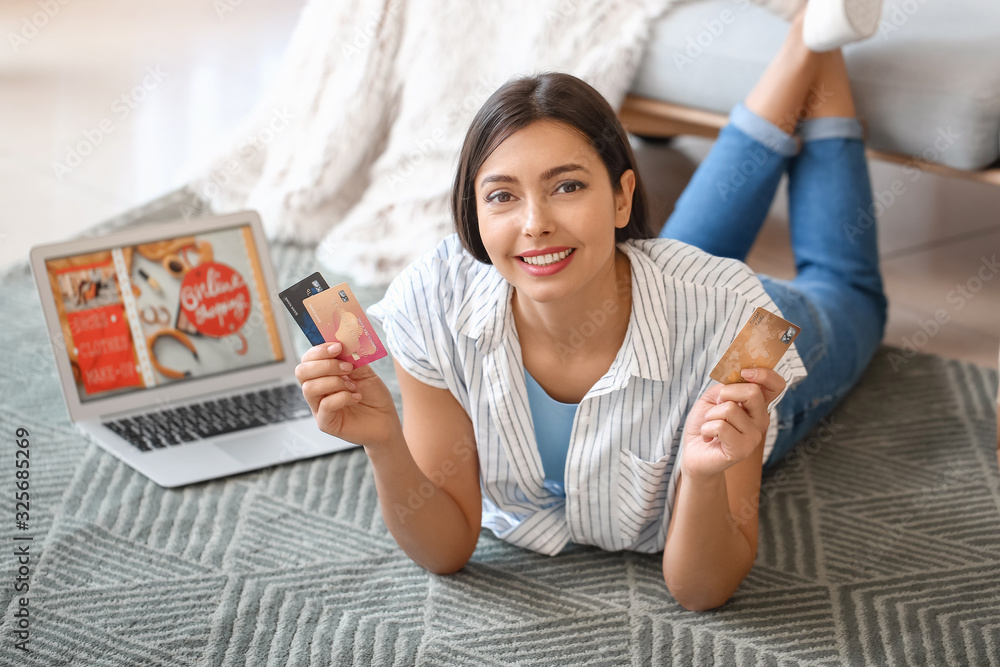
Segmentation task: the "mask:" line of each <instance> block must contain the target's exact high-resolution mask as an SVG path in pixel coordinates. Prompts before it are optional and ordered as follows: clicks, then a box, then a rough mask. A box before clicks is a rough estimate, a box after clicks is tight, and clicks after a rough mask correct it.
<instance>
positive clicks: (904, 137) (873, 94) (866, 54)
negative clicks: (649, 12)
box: [620, 0, 1000, 185]
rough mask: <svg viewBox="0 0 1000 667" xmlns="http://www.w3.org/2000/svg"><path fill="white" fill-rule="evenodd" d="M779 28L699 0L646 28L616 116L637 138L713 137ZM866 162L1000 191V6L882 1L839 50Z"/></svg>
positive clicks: (734, 2)
mask: <svg viewBox="0 0 1000 667" xmlns="http://www.w3.org/2000/svg"><path fill="white" fill-rule="evenodd" d="M787 30H788V23H787V22H785V21H783V20H782V19H780V18H778V17H777V16H775V15H774V14H772V13H770V12H768V11H766V10H764V9H762V8H760V7H758V6H756V5H753V4H751V3H750V2H749V0H705V1H699V2H691V3H685V4H684V5H682V6H679V7H676V8H674V9H673V10H671V11H670V12H667V13H666V14H665V15H664V16H663V17H662V18H661V19H660V20H659V21H658V22H657V23H656V24H655V25H654V27H653V34H652V38H651V41H650V43H649V45H648V46H647V49H646V53H645V55H644V58H643V60H642V63H641V65H640V67H639V71H638V73H637V75H636V77H635V80H634V81H633V84H632V87H631V90H630V94H629V95H628V96H627V98H626V99H625V102H624V104H623V106H622V109H621V112H620V116H621V119H622V122H623V124H624V125H625V126H626V127H627V128H628V129H629V130H630V131H631V132H633V133H634V134H637V135H640V136H644V137H669V136H673V135H678V134H693V135H698V136H707V137H713V136H715V134H716V133H717V132H718V130H719V129H720V128H721V127H722V125H723V124H724V123H725V120H726V114H727V113H728V112H729V110H730V109H731V108H732V107H733V105H735V104H736V103H737V102H738V101H740V100H741V99H743V98H744V97H745V96H746V94H747V93H748V92H749V91H750V89H751V88H752V87H753V85H754V83H755V82H756V81H757V79H758V78H759V77H760V75H761V73H762V72H763V71H764V69H765V68H766V67H767V64H768V63H769V62H770V61H771V59H772V58H773V57H774V55H775V53H777V51H778V48H779V47H780V45H781V42H782V40H783V39H784V36H785V33H786V32H787ZM844 58H845V60H846V62H847V67H848V71H849V73H850V76H851V83H852V91H853V93H854V96H855V102H856V106H857V109H858V115H859V117H860V118H861V119H862V122H863V123H864V124H865V125H866V129H867V132H868V137H867V141H868V146H869V149H870V153H871V155H872V157H875V158H880V159H886V160H891V161H894V162H900V163H903V164H909V165H910V166H911V167H917V168H922V169H928V170H930V171H936V172H943V173H947V174H951V175H958V176H962V177H965V178H972V179H975V180H980V181H985V182H988V183H992V184H994V185H1000V3H997V2H987V1H984V0H885V2H884V7H883V13H882V20H881V23H880V26H879V30H878V32H876V34H875V35H874V36H873V37H871V38H870V39H868V40H865V41H863V42H860V43H857V44H851V45H848V46H847V47H845V48H844Z"/></svg>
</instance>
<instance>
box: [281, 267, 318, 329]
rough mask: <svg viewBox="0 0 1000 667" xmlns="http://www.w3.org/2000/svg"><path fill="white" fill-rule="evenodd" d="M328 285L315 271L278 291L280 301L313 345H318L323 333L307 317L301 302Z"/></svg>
mask: <svg viewBox="0 0 1000 667" xmlns="http://www.w3.org/2000/svg"><path fill="white" fill-rule="evenodd" d="M329 287H330V286H329V285H327V284H326V281H325V280H323V276H321V275H320V274H319V272H318V271H317V272H316V273H314V274H312V275H311V276H309V277H308V278H306V279H305V280H300V281H299V282H297V283H295V284H294V285H292V286H291V287H289V288H288V289H286V290H284V291H282V292H279V293H278V298H279V299H281V303H283V304H285V308H287V309H288V312H289V313H291V314H292V319H294V320H295V323H296V324H298V325H299V328H300V329H302V333H304V334H305V335H306V338H308V339H309V342H310V343H312V344H313V345H319V344H321V343H324V342H325V341H324V340H323V334H321V333H320V332H319V328H317V326H316V323H315V322H313V319H312V318H311V317H309V313H307V312H306V308H305V306H303V305H302V302H303V301H305V300H306V299H308V298H309V297H311V296H314V295H316V294H318V293H319V292H322V291H323V290H326V289H329Z"/></svg>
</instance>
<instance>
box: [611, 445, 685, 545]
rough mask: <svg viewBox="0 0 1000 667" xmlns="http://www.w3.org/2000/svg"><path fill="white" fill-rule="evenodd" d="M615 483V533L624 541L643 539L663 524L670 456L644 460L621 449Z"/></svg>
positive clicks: (627, 542) (630, 542)
mask: <svg viewBox="0 0 1000 667" xmlns="http://www.w3.org/2000/svg"><path fill="white" fill-rule="evenodd" d="M620 457H621V469H620V472H619V483H618V506H619V522H618V525H619V535H620V536H621V539H622V540H623V541H624V543H625V544H626V546H627V545H634V544H635V543H636V542H639V541H644V540H645V539H646V538H647V537H648V535H649V533H655V532H656V530H658V529H660V528H662V527H663V525H664V523H665V522H664V513H665V512H666V507H667V496H668V492H669V487H670V472H671V470H673V466H672V465H671V461H670V456H669V455H667V456H664V457H663V458H661V459H659V460H656V461H646V460H643V459H641V458H639V457H638V456H636V455H635V454H633V453H632V452H629V451H622V452H621V454H620Z"/></svg>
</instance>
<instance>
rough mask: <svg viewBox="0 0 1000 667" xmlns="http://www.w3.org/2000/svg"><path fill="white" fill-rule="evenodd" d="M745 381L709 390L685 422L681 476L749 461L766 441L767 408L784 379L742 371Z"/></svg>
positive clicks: (764, 371)
mask: <svg viewBox="0 0 1000 667" xmlns="http://www.w3.org/2000/svg"><path fill="white" fill-rule="evenodd" d="M743 379H744V380H746V382H739V383H735V384H727V385H723V384H716V385H713V386H711V387H709V388H708V389H707V390H706V391H705V393H704V394H702V396H701V398H699V399H698V401H697V402H696V403H695V404H694V407H692V408H691V412H689V413H688V417H687V421H686V422H685V424H684V433H685V441H684V452H683V454H682V455H681V473H682V474H683V475H685V476H688V477H706V476H710V475H715V474H718V473H720V472H723V471H724V470H726V469H727V468H729V467H731V466H733V465H736V464H737V463H739V462H740V461H742V460H744V459H746V458H747V457H749V456H750V454H752V453H753V451H754V450H755V449H756V448H757V447H758V446H759V445H760V444H761V443H762V442H763V440H764V435H765V434H766V433H767V427H768V424H769V423H770V415H769V414H768V411H767V408H768V406H769V405H770V404H771V401H773V400H774V399H775V398H777V396H778V394H780V393H781V392H782V390H784V388H785V378H783V377H781V376H780V375H779V374H778V373H776V372H774V371H772V370H769V369H767V368H748V369H744V371H743Z"/></svg>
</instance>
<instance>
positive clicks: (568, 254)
mask: <svg viewBox="0 0 1000 667" xmlns="http://www.w3.org/2000/svg"><path fill="white" fill-rule="evenodd" d="M574 252H576V248H566V247H561V248H543V249H542V250H531V251H528V252H525V253H522V254H520V255H518V257H520V259H521V264H522V268H523V269H524V270H525V271H527V272H528V274H529V275H532V276H551V275H552V274H553V273H558V272H559V271H562V270H563V269H565V268H566V267H567V266H569V263H570V261H572V259H573V253H574Z"/></svg>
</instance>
